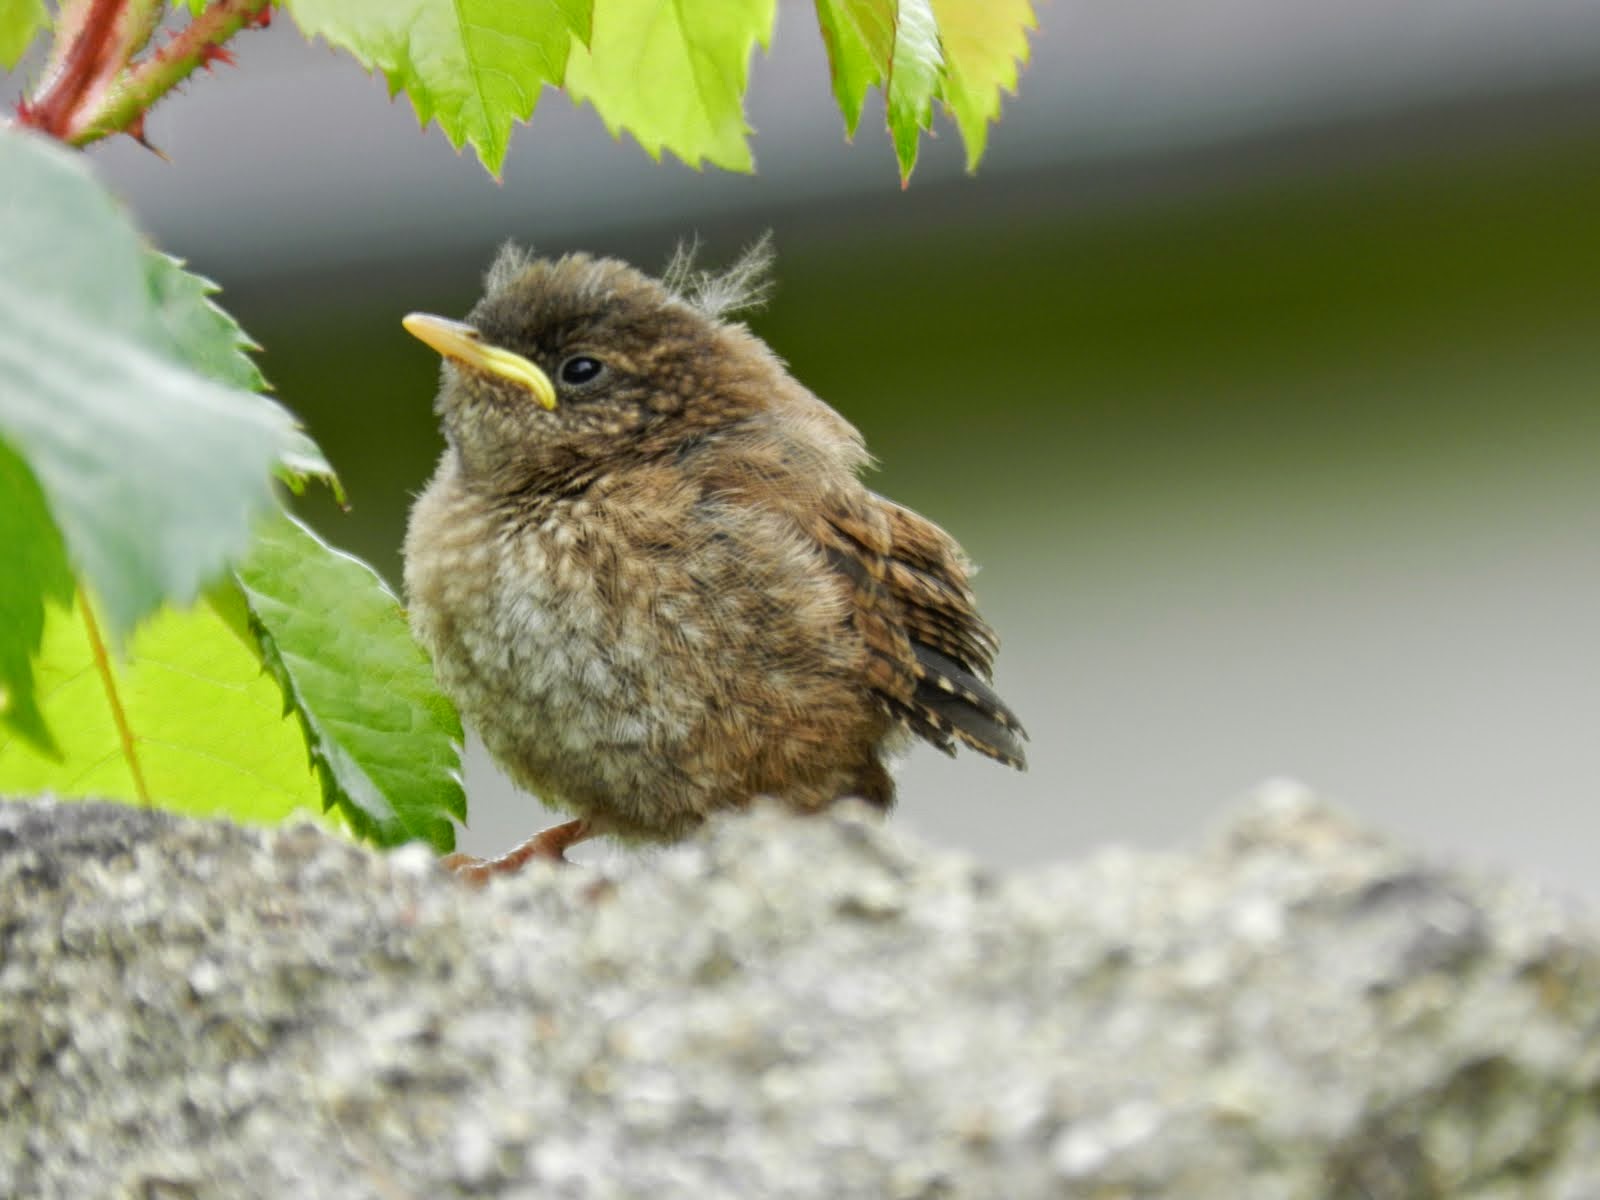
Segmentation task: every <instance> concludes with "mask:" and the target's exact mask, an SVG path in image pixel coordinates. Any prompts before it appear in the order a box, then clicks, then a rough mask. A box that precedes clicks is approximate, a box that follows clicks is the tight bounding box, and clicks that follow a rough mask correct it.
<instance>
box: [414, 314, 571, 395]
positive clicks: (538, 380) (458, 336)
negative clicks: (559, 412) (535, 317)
mask: <svg viewBox="0 0 1600 1200" xmlns="http://www.w3.org/2000/svg"><path fill="white" fill-rule="evenodd" d="M400 324H402V325H404V326H405V328H406V332H407V333H409V334H410V335H411V336H412V337H414V338H416V339H418V340H419V341H421V342H423V343H424V344H426V345H428V346H431V347H432V348H433V349H435V350H437V351H438V352H439V353H440V354H442V355H444V356H445V357H446V358H452V359H454V360H455V361H456V362H458V363H462V364H463V365H465V366H469V367H472V368H474V369H475V370H479V371H484V372H486V373H488V374H490V375H496V376H499V377H500V378H501V379H505V380H509V381H510V382H511V383H515V384H518V385H519V386H521V387H525V388H527V389H528V391H530V392H532V393H533V398H534V399H535V400H537V401H538V402H539V403H540V404H541V405H543V406H544V407H545V408H547V409H548V408H554V407H555V406H556V388H555V384H553V383H551V382H550V376H548V375H546V374H545V373H544V372H543V371H542V370H540V369H539V366H538V364H537V363H532V362H529V361H528V360H527V359H525V358H523V357H522V355H520V354H513V353H512V352H511V351H510V350H502V349H501V348H500V347H499V346H491V345H489V344H488V343H487V342H485V341H484V340H483V335H482V334H481V333H479V332H478V331H477V330H476V329H474V328H473V327H472V326H471V325H468V324H467V323H466V322H465V321H452V320H450V319H449V318H448V317H435V316H433V315H431V314H429V313H411V314H410V315H409V316H407V317H406V318H405V319H404V320H402V321H401V322H400Z"/></svg>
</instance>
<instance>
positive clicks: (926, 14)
mask: <svg viewBox="0 0 1600 1200" xmlns="http://www.w3.org/2000/svg"><path fill="white" fill-rule="evenodd" d="M817 23H818V25H819V26H820V27H821V29H822V37H823V40H824V42H825V43H826V44H827V47H828V62H829V65H830V68H831V70H832V72H833V94H834V97H835V99H837V100H838V102H839V108H840V111H841V112H843V113H844V120H845V129H846V131H847V132H848V133H850V134H852V135H853V134H854V133H855V131H856V126H857V125H858V124H859V122H860V120H861V105H862V102H863V100H864V99H865V97H866V92H867V89H868V88H869V87H872V86H874V85H879V86H881V87H882V88H883V91H884V106H885V108H886V110H887V118H888V123H889V134H890V136H891V138H892V139H893V141H894V152H895V157H896V158H897V159H898V160H899V162H900V179H901V181H902V182H904V181H905V180H906V179H909V178H910V176H911V169H912V168H913V167H914V166H916V164H917V143H918V142H919V140H920V139H921V134H922V131H923V130H924V129H927V128H928V127H929V125H931V124H932V123H933V98H934V96H935V95H936V94H938V91H939V83H940V79H941V78H942V72H943V68H944V58H943V56H942V55H941V53H940V49H939V24H938V22H937V21H936V20H935V19H934V12H933V8H932V7H931V5H930V3H929V0H817Z"/></svg>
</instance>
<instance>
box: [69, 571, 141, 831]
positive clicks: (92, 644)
mask: <svg viewBox="0 0 1600 1200" xmlns="http://www.w3.org/2000/svg"><path fill="white" fill-rule="evenodd" d="M78 612H79V613H80V614H81V615H82V616H83V627H84V629H85V630H87V631H88V634H89V652H90V654H92V655H93V656H94V669H95V672H96V673H97V674H98V675H99V676H100V685H101V686H102V687H103V688H105V692H106V703H107V704H108V705H110V707H111V721H112V724H114V725H115V726H116V727H117V738H118V740H119V741H121V743H122V757H123V759H124V761H126V762H127V764H128V774H130V775H132V776H133V792H134V795H136V796H138V797H139V803H141V804H143V805H145V806H146V807H148V806H149V804H150V788H149V787H148V786H147V785H146V784H145V781H144V768H143V767H141V766H140V765H139V752H138V747H136V746H135V745H134V741H133V726H131V725H129V724H128V713H127V711H126V710H125V709H124V708H123V707H122V697H121V696H120V695H119V694H118V693H117V678H116V676H115V675H113V674H112V673H111V656H110V655H108V654H107V653H106V644H105V640H104V639H103V638H101V636H100V625H99V623H98V622H97V621H96V620H95V619H94V610H93V609H92V608H90V607H89V597H88V596H86V595H85V594H84V592H83V589H82V588H80V589H78Z"/></svg>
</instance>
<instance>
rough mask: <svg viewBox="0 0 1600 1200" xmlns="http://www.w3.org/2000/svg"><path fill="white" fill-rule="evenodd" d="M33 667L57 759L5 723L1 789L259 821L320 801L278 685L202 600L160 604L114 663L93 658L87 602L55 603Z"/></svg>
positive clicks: (313, 808) (313, 807)
mask: <svg viewBox="0 0 1600 1200" xmlns="http://www.w3.org/2000/svg"><path fill="white" fill-rule="evenodd" d="M36 669H37V672H38V689H39V697H40V700H41V703H42V707H43V711H44V716H45V718H46V720H47V721H48V722H49V725H50V728H51V729H52V730H54V731H55V735H56V739H57V741H58V742H59V744H60V749H61V756H60V758H59V759H52V758H51V757H49V756H47V755H46V754H43V753H41V752H40V751H39V750H38V749H37V748H36V747H35V746H33V745H30V744H29V743H28V742H27V741H26V740H24V739H23V738H22V737H19V736H11V735H8V733H7V731H6V730H5V729H4V728H0V792H7V793H23V792H38V791H53V792H56V793H58V794H60V795H63V796H78V797H107V798H111V799H121V800H129V801H134V802H144V801H145V800H146V799H147V798H149V799H150V800H153V801H154V802H156V803H159V804H160V805H161V807H163V808H170V809H174V810H176V811H178V812H184V813H189V814H192V815H196V816H212V815H226V816H229V817H232V818H234V819H235V820H241V821H256V822H264V823H270V822H278V821H282V820H283V819H284V818H286V817H287V816H289V814H291V813H294V812H297V811H298V812H304V813H308V814H314V813H316V812H317V811H318V810H319V809H320V808H321V796H320V794H319V790H318V788H317V781H316V778H315V777H314V776H313V775H312V773H311V770H310V768H309V767H308V766H307V765H306V761H305V757H304V752H303V749H302V746H303V743H302V741H301V737H300V731H299V729H297V728H296V727H295V724H294V722H292V721H289V720H287V719H285V717H284V714H283V697H282V695H281V694H280V693H279V691H278V688H277V685H276V684H275V683H274V682H273V681H272V679H271V678H269V677H268V676H267V675H265V674H264V673H263V672H262V670H261V664H260V663H259V662H258V661H257V659H256V656H255V654H254V653H253V652H252V650H251V648H250V647H249V646H247V645H245V644H244V643H243V642H241V641H240V640H239V639H238V637H236V636H235V635H234V632H233V630H232V629H230V628H229V627H228V625H227V624H226V623H225V622H224V621H223V620H222V619H221V618H220V617H219V616H218V615H217V614H216V613H215V612H214V611H213V610H212V609H211V608H209V607H208V606H206V605H200V606H197V607H195V608H193V609H191V610H189V611H187V612H176V611H174V610H171V609H164V610H163V611H161V612H160V613H158V614H157V615H156V616H155V617H154V618H153V619H151V620H150V621H148V622H146V623H145V624H143V625H141V626H140V628H139V629H138V631H137V632H136V633H135V634H134V635H133V637H132V638H131V639H130V640H129V642H128V645H127V647H126V651H125V653H124V654H123V655H121V656H118V657H117V658H114V659H113V658H110V657H108V656H104V655H97V654H96V652H95V646H94V643H93V641H92V640H91V638H90V635H89V630H88V627H87V626H86V625H85V623H84V619H83V613H82V609H81V607H74V608H73V609H59V608H51V609H50V610H49V616H48V619H47V620H46V622H45V631H44V642H43V649H42V651H41V653H40V656H39V659H38V662H37V664H36ZM102 671H104V672H107V673H109V677H110V679H111V680H112V683H113V686H114V688H115V695H116V699H117V705H116V707H113V706H112V704H111V703H110V700H109V698H108V692H107V684H106V678H107V676H106V674H103V673H102ZM119 712H120V714H121V716H122V724H121V726H120V727H119V724H118V720H117V714H118V713H119ZM124 731H125V732H126V733H127V735H128V736H127V740H126V741H124V738H123V733H124Z"/></svg>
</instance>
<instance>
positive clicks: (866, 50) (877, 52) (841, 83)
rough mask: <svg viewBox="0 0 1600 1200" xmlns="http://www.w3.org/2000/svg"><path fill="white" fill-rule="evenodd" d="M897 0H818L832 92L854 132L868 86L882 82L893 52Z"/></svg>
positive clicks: (846, 124)
mask: <svg viewBox="0 0 1600 1200" xmlns="http://www.w3.org/2000/svg"><path fill="white" fill-rule="evenodd" d="M894 12H895V0H817V24H818V25H819V26H820V27H821V29H822V40H823V42H824V44H825V45H826V46H827V49H828V65H829V68H830V71H831V73H832V76H833V95H834V99H835V100H837V101H838V104H839V110H840V111H841V112H842V113H844V124H845V132H846V133H847V134H848V135H849V136H851V137H854V136H855V132H856V129H857V128H858V127H859V125H860V124H861V106H862V104H863V103H864V102H865V100H866V96H867V89H868V88H869V87H878V86H881V85H882V83H883V80H884V77H885V75H886V74H887V73H888V70H889V60H890V58H891V57H892V56H893V54H894Z"/></svg>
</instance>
